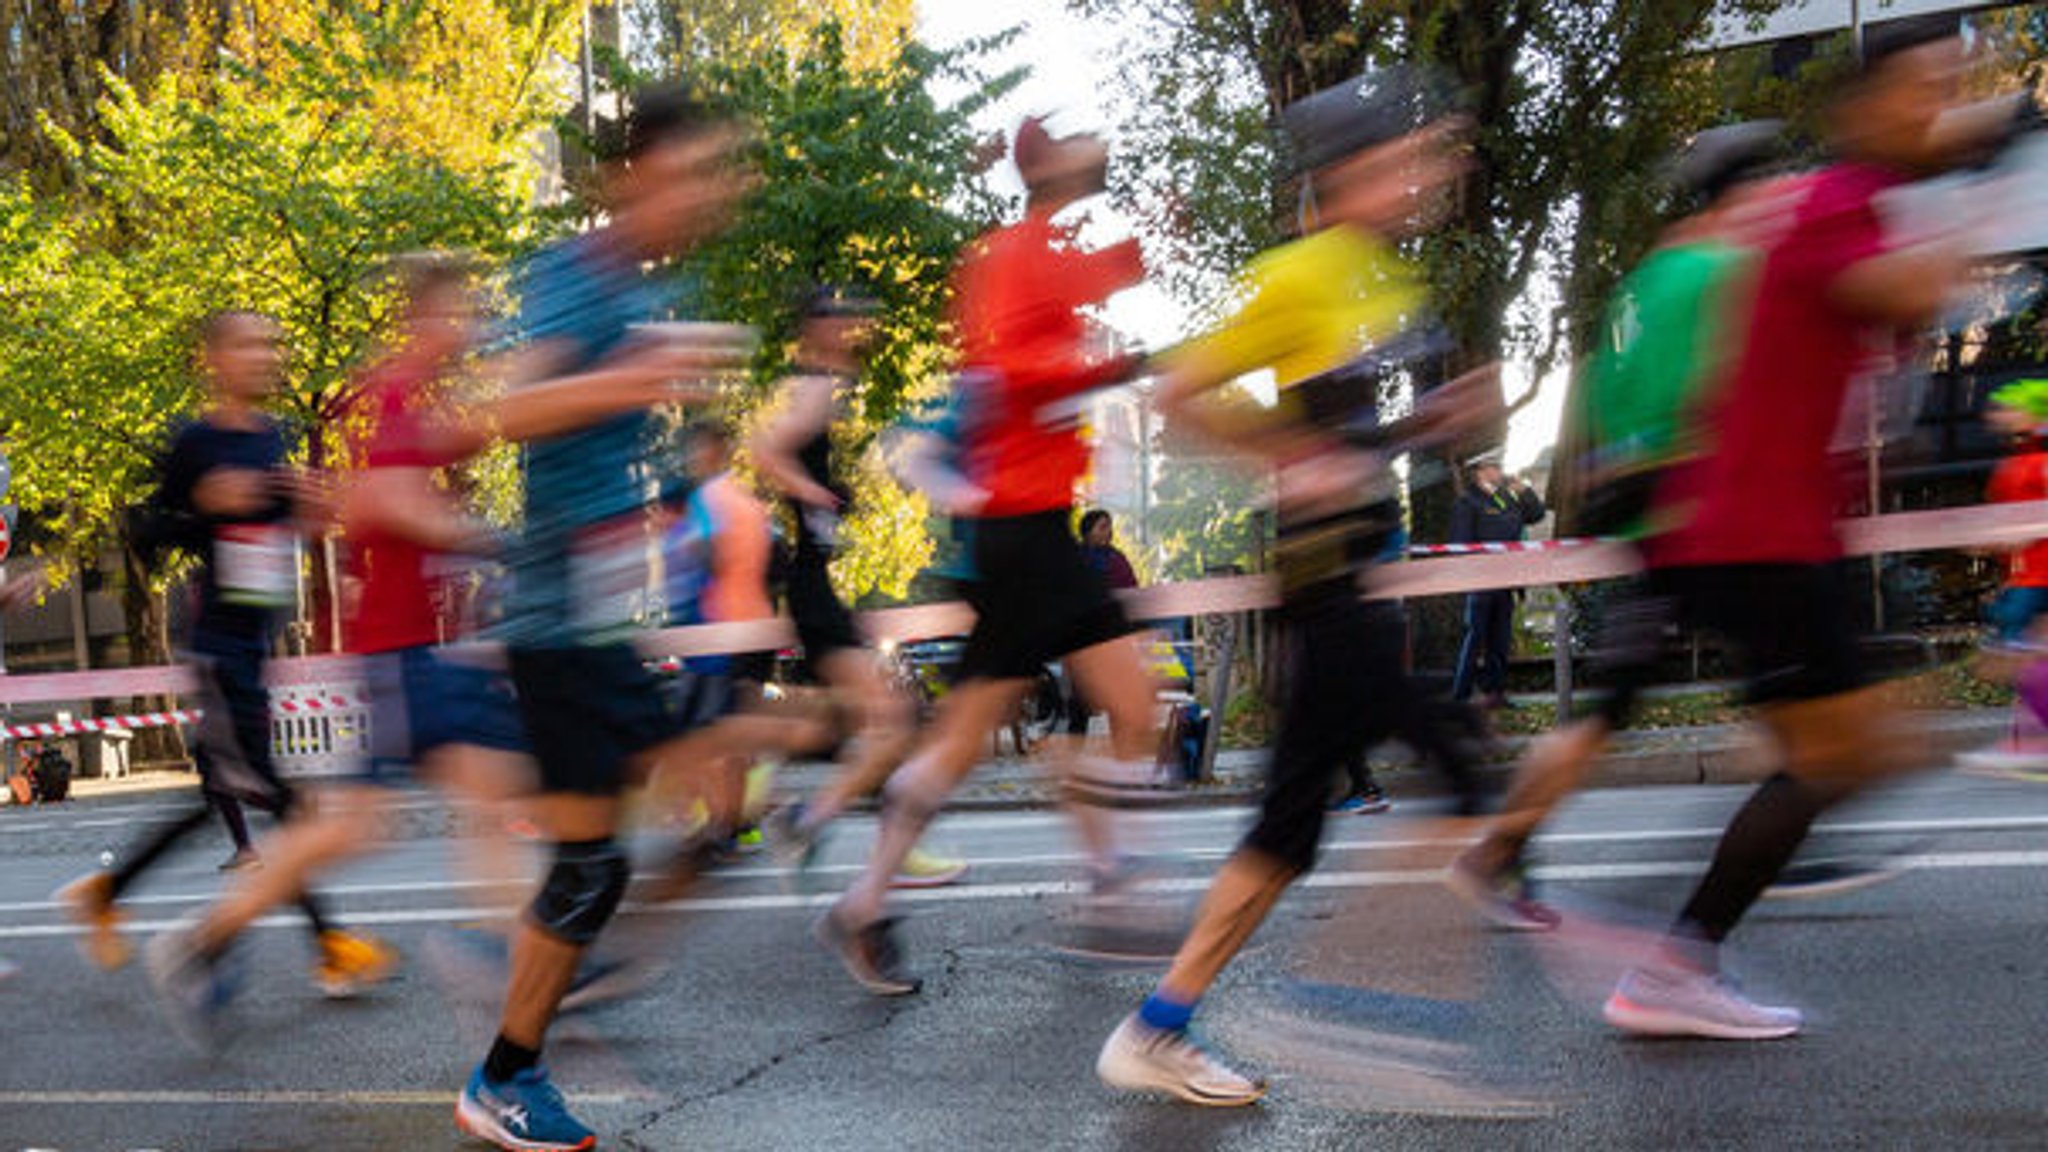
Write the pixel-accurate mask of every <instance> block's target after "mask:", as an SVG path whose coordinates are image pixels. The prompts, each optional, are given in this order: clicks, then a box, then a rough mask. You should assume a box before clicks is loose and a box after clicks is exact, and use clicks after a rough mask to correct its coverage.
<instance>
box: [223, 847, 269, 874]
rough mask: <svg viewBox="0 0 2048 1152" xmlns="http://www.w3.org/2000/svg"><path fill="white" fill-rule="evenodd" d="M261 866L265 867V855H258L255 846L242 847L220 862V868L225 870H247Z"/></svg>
mask: <svg viewBox="0 0 2048 1152" xmlns="http://www.w3.org/2000/svg"><path fill="white" fill-rule="evenodd" d="M261 867H263V857H261V856H258V855H257V854H256V850H255V849H254V848H243V849H240V850H238V851H237V852H236V853H235V854H234V855H232V856H230V857H228V858H227V859H226V860H223V861H221V864H220V870H221V871H223V872H247V871H249V870H251V869H254V868H261Z"/></svg>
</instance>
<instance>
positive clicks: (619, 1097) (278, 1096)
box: [0, 1088, 658, 1108]
mask: <svg viewBox="0 0 2048 1152" xmlns="http://www.w3.org/2000/svg"><path fill="white" fill-rule="evenodd" d="M564 1095H566V1096H567V1097H568V1098H569V1102H570V1103H571V1104H584V1105H596V1106H599V1107H603V1106H606V1105H615V1104H630V1103H634V1102H636V1101H642V1100H654V1099H658V1097H657V1096H655V1095H654V1094H653V1093H651V1092H568V1093H564ZM454 1101H455V1090H454V1089H452V1088H443V1089H440V1090H438V1091H436V1090H418V1091H412V1090H394V1091H383V1092H380V1091H346V1090H344V1091H312V1090H294V1089H276V1090H270V1091H263V1090H253V1091H247V1092H171V1091H136V1092H121V1091H111V1092H67V1091H54V1092H0V1108H6V1107H34V1106H38V1105H72V1106H86V1107H103V1106H121V1105H145V1104H146V1105H152V1106H154V1105H178V1104H199V1105H204V1106H207V1107H213V1106H217V1105H239V1106H243V1107H255V1108H268V1107H277V1106H281V1105H315V1106H317V1105H323V1104H326V1105H344V1106H350V1107H360V1106H364V1105H405V1106H416V1105H431V1106H434V1107H440V1108H446V1107H449V1106H451V1105H452V1104H453V1103H454Z"/></svg>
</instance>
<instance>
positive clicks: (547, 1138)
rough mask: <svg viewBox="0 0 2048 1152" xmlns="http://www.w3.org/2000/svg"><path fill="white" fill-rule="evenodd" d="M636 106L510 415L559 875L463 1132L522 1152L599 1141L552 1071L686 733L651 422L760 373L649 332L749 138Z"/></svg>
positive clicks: (659, 96)
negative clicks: (632, 804) (653, 568)
mask: <svg viewBox="0 0 2048 1152" xmlns="http://www.w3.org/2000/svg"><path fill="white" fill-rule="evenodd" d="M630 108H631V111H630V112H629V113H628V115H627V117H626V121H625V124H624V125H623V132H622V134H621V135H622V139H621V140H620V141H619V142H618V147H617V148H616V149H615V150H613V151H612V153H611V155H610V156H608V157H607V159H606V160H605V161H604V163H603V164H602V165H601V167H600V171H599V175H598V179H599V184H600V189H599V191H600V200H601V202H602V203H603V204H604V205H605V207H606V210H607V214H608V217H607V221H606V223H605V224H604V225H603V226H601V227H599V228H598V229H596V230H594V231H591V232H588V233H584V234H582V235H580V236H576V237H573V238H571V239H569V240H566V241H563V242H560V243H558V244H555V245H554V246H552V247H550V248H548V249H546V250H544V251H543V252H541V253H540V254H539V255H538V256H536V257H535V258H534V259H533V260H532V262H531V263H530V264H529V265H528V266H527V267H526V268H525V269H524V270H523V272H522V274H521V276H520V278H519V282H518V284H517V298H518V300H519V302H520V314H519V317H518V335H519V337H520V338H521V339H522V340H524V341H525V342H526V347H525V349H524V351H523V354H522V359H523V360H524V361H525V366H524V371H523V372H522V373H520V378H521V379H522V380H525V381H537V382H535V383H527V384H524V385H523V386H516V387H515V388H514V389H513V390H512V391H510V392H509V393H508V394H507V395H506V397H505V399H504V400H503V401H501V402H500V404H499V406H498V410H497V417H498V421H499V430H500V432H501V434H502V435H503V436H504V438H505V439H507V440H510V441H513V442H517V443H522V444H524V445H525V446H526V448H525V451H526V507H525V523H524V529H523V535H522V536H521V538H520V539H519V540H518V542H517V543H516V544H515V545H514V549H513V552H512V567H513V587H512V597H511V603H510V606H509V609H508V618H507V620H506V621H505V624H504V633H505V637H506V642H507V648H508V659H509V661H510V666H511V671H512V680H513V685H514V687H515V688H516V690H517V691H518V694H519V710H520V714H521V716H522V718H523V720H524V722H525V726H526V735H527V739H528V740H529V742H530V743H531V746H532V748H533V752H534V755H535V756H536V757H537V758H538V760H539V762H540V779H541V784H540V788H541V794H540V795H539V796H538V797H537V798H536V799H535V800H534V801H533V804H532V813H533V818H534V822H535V823H536V824H537V825H538V826H539V827H540V828H541V829H542V831H543V833H544V835H545V836H546V837H547V839H548V841H549V842H550V848H549V853H550V856H551V858H552V860H551V863H550V865H549V868H548V871H547V874H546V878H545V880H544V881H543V882H542V884H541V889H540V892H539V894H538V895H537V896H536V897H535V898H534V901H533V903H532V905H531V906H530V907H529V908H528V909H527V912H526V915H525V917H524V918H523V920H522V921H521V923H520V925H519V927H518V929H517V931H516V934H515V936H514V939H513V945H512V969H511V975H510V978H509V982H508V987H507V989H506V995H505V1005H504V1011H503V1015H502V1017H501V1019H500V1023H499V1031H498V1036H497V1039H496V1040H495V1042H494V1043H493V1044H492V1045H491V1049H490V1052H489V1054H488V1055H487V1056H486V1057H485V1059H484V1060H483V1062H482V1063H481V1064H480V1065H478V1067H477V1069H476V1071H475V1073H474V1074H473V1075H472V1076H471V1077H470V1080H469V1083H468V1085H467V1087H465V1088H464V1089H463V1090H462V1093H461V1096H460V1097H459V1099H458V1101H457V1103H456V1108H455V1121H456V1125H457V1127H459V1128H460V1129H461V1130H463V1131H464V1132H467V1133H469V1134H471V1135H474V1136H477V1137H480V1138H482V1139H485V1140H488V1141H490V1142H492V1143H495V1144H497V1145H498V1146H499V1147H501V1148H506V1149H519V1150H557V1149H583V1148H590V1147H593V1146H595V1144H596V1143H597V1136H596V1133H594V1132H592V1131H591V1130H590V1129H589V1128H588V1127H587V1126H585V1125H584V1124H583V1123H582V1122H581V1121H579V1120H577V1119H576V1118H575V1117H574V1116H573V1115H571V1114H570V1112H569V1110H568V1108H567V1106H566V1105H565V1104H564V1102H563V1100H562V1096H561V1094H560V1093H559V1092H558V1091H556V1089H555V1087H554V1085H553V1084H552V1083H551V1082H550V1080H549V1079H548V1075H547V1072H546V1070H545V1069H544V1068H543V1067H542V1065H541V1062H540V1058H541V1047H542V1044H543V1043H544V1041H545V1039H546V1036H547V1031H548V1027H549V1024H550V1023H551V1022H552V1021H553V1019H554V1017H555V1015H556V1012H557V1008H558V1006H559V1004H560V1002H561V999H562V996H563V994H564V992H565V991H566V990H567V989H568V987H569V985H570V983H571V981H572V980H573V978H574V976H575V973H576V969H577V962H578V958H579V957H581V956H582V954H583V952H584V950H585V949H587V948H588V947H589V946H590V945H591V944H592V943H593V942H594V941H595V940H596V939H597V936H598V934H599V932H600V931H601V930H602V929H603V927H604V925H605V923H606V922H607V921H609V920H610V919H611V917H612V914H613V912H614V911H616V910H617V908H618V904H619V900H620V898H621V897H622V896H623V895H624V893H625V889H626V882H627V880H628V877H629V873H630V866H629V863H628V861H627V857H626V853H625V851H624V849H623V848H622V847H621V846H620V844H619V843H618V841H617V840H616V839H615V834H616V832H617V831H618V826H619V818H620V808H621V802H620V799H621V793H622V792H623V790H624V788H625V787H626V785H627V783H628V782H629V779H630V778H631V777H633V776H634V775H636V774H639V773H644V772H645V771H646V769H647V767H648V764H649V762H650V759H651V757H652V755H653V754H654V753H655V751H656V749H657V748H658V747H659V746H660V745H662V744H663V743H664V742H666V741H668V740H669V739H670V738H671V737H673V736H674V735H675V734H676V731H675V729H676V725H675V722H674V720H673V719H672V718H671V717H670V716H669V714H668V712H667V710H666V708H665V706H664V703H663V699H662V695H661V689H660V686H659V684H658V682H657V681H656V680H655V678H654V676H653V674H652V673H651V672H650V671H649V670H648V669H647V668H646V666H645V665H643V664H642V662H641V660H640V657H639V655H638V653H636V652H635V651H634V649H633V647H632V644H631V642H630V637H631V635H632V633H633V630H634V629H635V628H636V627H637V620H636V617H637V615H638V611H639V608H640V606H641V603H642V596H643V594H644V589H645V587H646V564H645V557H646V554H647V526H646V516H645V505H646V502H647V500H646V486H645V485H646V481H645V479H643V473H642V467H641V465H642V463H643V461H644V460H645V459H646V457H647V447H648V439H649V435H650V431H651V430H650V428H649V423H650V420H649V417H648V415H647V412H648V410H649V409H652V408H654V407H657V406H659V405H662V404H665V403H669V402H673V401H692V400H705V399H709V398H710V396H711V390H710V389H709V388H707V387H705V386H703V385H701V384H696V383H688V384H684V383H679V381H695V380H698V379H699V378H701V377H702V376H703V375H704V374H705V373H706V372H707V371H709V370H713V369H719V368H724V367H728V366H730V365H732V364H734V363H736V362H737V361H738V359H739V357H740V355H741V352H740V351H739V350H738V349H737V348H736V347H735V346H734V345H733V343H732V342H731V339H730V337H731V333H729V332H724V331H721V330H718V329H715V328H706V327H703V326H698V327H694V328H685V329H683V330H681V331H677V330H676V329H673V328H642V329H639V330H637V331H636V326H637V325H641V324H645V323H647V322H651V321H655V320H658V319H660V318H662V317H663V316H665V315H667V314H670V313H671V312H672V311H673V310H674V309H676V308H678V307H687V300H688V298H689V297H688V293H687V292H686V291H685V290H684V289H685V288H686V286H685V285H680V284H678V283H676V282H675V281H674V280H673V279H671V278H669V277H666V276H663V275H660V274H659V269H660V268H662V267H663V266H664V265H666V264H667V263H668V262H669V261H672V260H673V259H674V258H676V257H678V256H681V255H683V254H684V253H685V252H687V251H688V250H689V249H690V248H692V247H693V246H695V245H696V244H697V243H699V242H701V241H702V240H704V239H706V238H708V237H710V236H712V235H714V234H715V233H716V232H717V231H718V230H719V229H720V228H722V227H723V226H724V223H725V221H726V219H727V218H728V216H729V214H730V211H731V209H732V207H733V205H734V204H735V203H736V202H737V199H738V197H739V195H740V194H741V193H742V191H743V190H744V188H745V184H746V178H745V176H744V175H743V173H742V172H741V170H740V169H739V168H738V167H737V166H736V161H735V151H736V146H737V145H738V143H739V139H740V134H739V131H738V128H737V126H736V125H734V124H733V123H731V122H730V121H728V120H727V119H725V118H723V117H721V116H719V115H716V114H714V113H712V112H710V111H709V110H708V109H706V108H704V107H703V106H701V105H699V104H697V103H696V102H695V101H693V100H691V99H690V98H689V97H688V96H686V95H685V94H683V93H682V92H681V91H680V90H675V89H655V90H647V91H643V92H641V93H639V94H638V95H637V96H636V97H635V98H634V99H633V100H632V102H631V105H630Z"/></svg>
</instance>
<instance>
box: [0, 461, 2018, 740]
mask: <svg viewBox="0 0 2048 1152" xmlns="http://www.w3.org/2000/svg"><path fill="white" fill-rule="evenodd" d="M1836 527H1837V529H1838V531H1839V534H1840V536H1841V540H1842V545H1843V551H1844V552H1845V553H1846V554H1847V555H1850V556H1868V555H1874V554H1879V553H1891V552H1925V551H1931V550H1934V549H1938V548H1983V547H1996V546H1999V545H2009V544H2024V543H2028V542H2031V541H2034V540H2039V539H2043V538H2048V501H2026V502H2018V503H2010V504H1982V505H1975V506H1972V507H1968V508H1940V509H1934V510H1931V511H1925V512H1893V513H1887V514H1886V515H1882V516H1870V517H1859V518H1856V519H1850V520H1843V521H1840V522H1839V523H1838V524H1837V526H1836ZM1525 543H1526V544H1527V545H1530V546H1525V547H1520V548H1513V549H1508V548H1502V549H1499V550H1496V549H1493V548H1490V547H1487V546H1483V545H1482V546H1480V547H1479V549H1478V550H1477V551H1476V552H1472V553H1466V554H1443V553H1431V555H1434V556H1435V557H1436V558H1435V559H1432V560H1430V561H1429V562H1428V563H1426V564H1425V563H1410V564H1387V565H1382V566H1379V567H1377V568H1373V569H1371V570H1369V571H1368V572H1367V573H1366V577H1365V582H1364V587H1363V588H1362V594H1363V595H1365V596H1366V597H1368V598H1372V599H1402V598H1409V597H1418V596H1451V595H1457V594H1460V593H1464V592H1485V591H1491V590H1494V589H1499V588H1525V587H1530V586H1534V585H1543V584H1579V583H1585V582H1588V581H1593V580H1608V579H1613V578H1615V577H1620V576H1629V575H1633V574H1634V573H1636V572H1637V571H1639V570H1640V569H1641V566H1642V561H1641V557H1640V556H1638V555H1637V553H1636V550H1635V549H1634V548H1633V547H1632V546H1630V545H1627V544H1622V543H1616V542H1612V541H1604V540H1562V541H1558V540H1549V541H1528V542H1525ZM1424 547H1434V548H1449V547H1468V546H1452V545H1425V546H1424ZM1118 595H1119V596H1120V597H1121V598H1122V599H1123V601H1124V604H1125V606H1126V608H1127V609H1128V611H1129V612H1130V615H1131V617H1132V618H1133V619H1137V620H1170V619H1175V618H1178V617H1182V616H1206V615H1223V614H1229V613H1235V612H1253V611H1258V610H1260V609H1265V608H1272V607H1275V606H1277V605H1278V604H1279V602H1280V596H1279V589H1278V586H1277V585H1276V584H1275V583H1274V582H1273V581H1272V579H1271V578H1270V577H1267V576H1224V577H1218V578H1214V579H1208V580H1191V581H1187V582H1185V583H1179V584H1156V585H1153V586H1151V587H1149V588H1137V589H1132V590H1130V591H1128V592H1122V593H1119V594H1118ZM860 622H861V627H862V629H863V630H864V631H865V632H866V633H867V635H868V637H869V639H871V640H875V641H882V640H888V641H893V642H902V641H906V640H922V639H929V638H931V637H937V636H959V635H963V634H965V633H966V632H967V631H968V630H969V629H970V628H972V627H973V624H974V612H973V610H972V609H970V608H969V607H968V606H967V605H966V604H965V603H961V602H958V601H949V602H946V603H942V604H920V605H916V606H914V607H909V608H883V609H880V610H877V611H872V612H863V613H861V614H860ZM795 643H796V630H795V627H794V626H793V625H792V624H791V623H790V622H789V621H788V620H787V619H785V618H781V617H778V618H776V619H773V620H749V621H742V622H737V623H730V624H699V625H694V626H691V627H688V628H668V629H663V630H660V631H649V632H644V633H641V634H640V635H639V636H637V637H635V639H634V644H635V646H636V647H638V648H639V649H640V651H641V652H642V653H643V654H644V655H646V656H647V657H649V658H650V659H657V660H658V659H662V658H665V657H672V656H675V657H680V656H709V655H716V654H719V653H726V652H759V651H764V650H780V649H783V648H788V647H790V646H791V645H793V644H795ZM463 647H464V648H466V649H467V648H476V649H483V648H486V647H488V646H487V645H481V644H477V645H464V646H463ZM270 669H271V670H270V682H271V684H272V686H274V687H280V688H282V687H287V686H289V685H291V684H314V683H320V682H326V683H335V682H344V681H347V680H349V679H351V678H352V677H353V675H354V673H353V665H352V661H351V658H350V657H347V656H306V657H298V658H294V659H289V660H277V661H273V662H272V663H271V665H270ZM192 688H193V681H192V677H191V673H190V672H188V671H187V670H186V669H184V668H182V667H177V666H169V667H152V668H121V669H109V670H105V671H95V672H56V673H48V674H41V675H33V676H6V675H0V704H29V703H40V702H47V701H58V700H89V699H104V698H108V697H118V696H155V695H168V694H172V693H177V692H188V691H191V690H192Z"/></svg>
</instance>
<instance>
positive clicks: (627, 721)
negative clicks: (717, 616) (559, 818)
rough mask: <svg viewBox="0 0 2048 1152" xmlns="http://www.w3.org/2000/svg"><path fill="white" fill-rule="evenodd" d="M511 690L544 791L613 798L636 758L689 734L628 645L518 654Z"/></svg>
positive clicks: (523, 650)
mask: <svg viewBox="0 0 2048 1152" xmlns="http://www.w3.org/2000/svg"><path fill="white" fill-rule="evenodd" d="M507 655H508V658H509V660H510V663H511V670H512V685H513V687H514V688H515V689H516V690H517V692H518V695H519V715H520V718H521V719H522V720H524V721H525V724H526V738H527V741H528V743H529V744H530V745H531V746H532V749H533V755H534V758H535V759H537V760H539V761H540V784H541V791H542V792H573V793H579V794H581V795H586V796H615V795H617V794H618V793H619V792H621V791H622V790H624V788H625V786H626V784H627V782H628V780H629V778H630V777H631V774H632V767H633V766H632V761H633V759H634V757H636V756H638V755H639V754H641V753H643V752H646V751H647V750H649V749H651V748H654V747H656V746H658V745H661V744H664V743H667V742H668V741H669V740H672V739H674V738H675V737H677V736H680V735H682V734H683V732H684V731H686V730H687V729H686V727H685V725H684V723H683V722H682V720H681V719H680V718H679V717H678V716H677V715H676V714H675V712H674V711H673V710H671V709H670V708H669V707H668V703H667V701H666V700H665V699H664V694H663V692H662V690H661V683H660V681H659V680H658V679H657V678H656V677H655V675H654V673H653V672H651V671H649V670H648V668H647V666H646V665H645V664H643V663H641V661H640V657H639V655H638V654H637V653H635V652H634V651H633V649H632V648H631V647H629V646H627V645H624V644H606V645H595V646H588V647H569V648H513V649H511V650H510V651H509V652H508V654H507Z"/></svg>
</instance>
